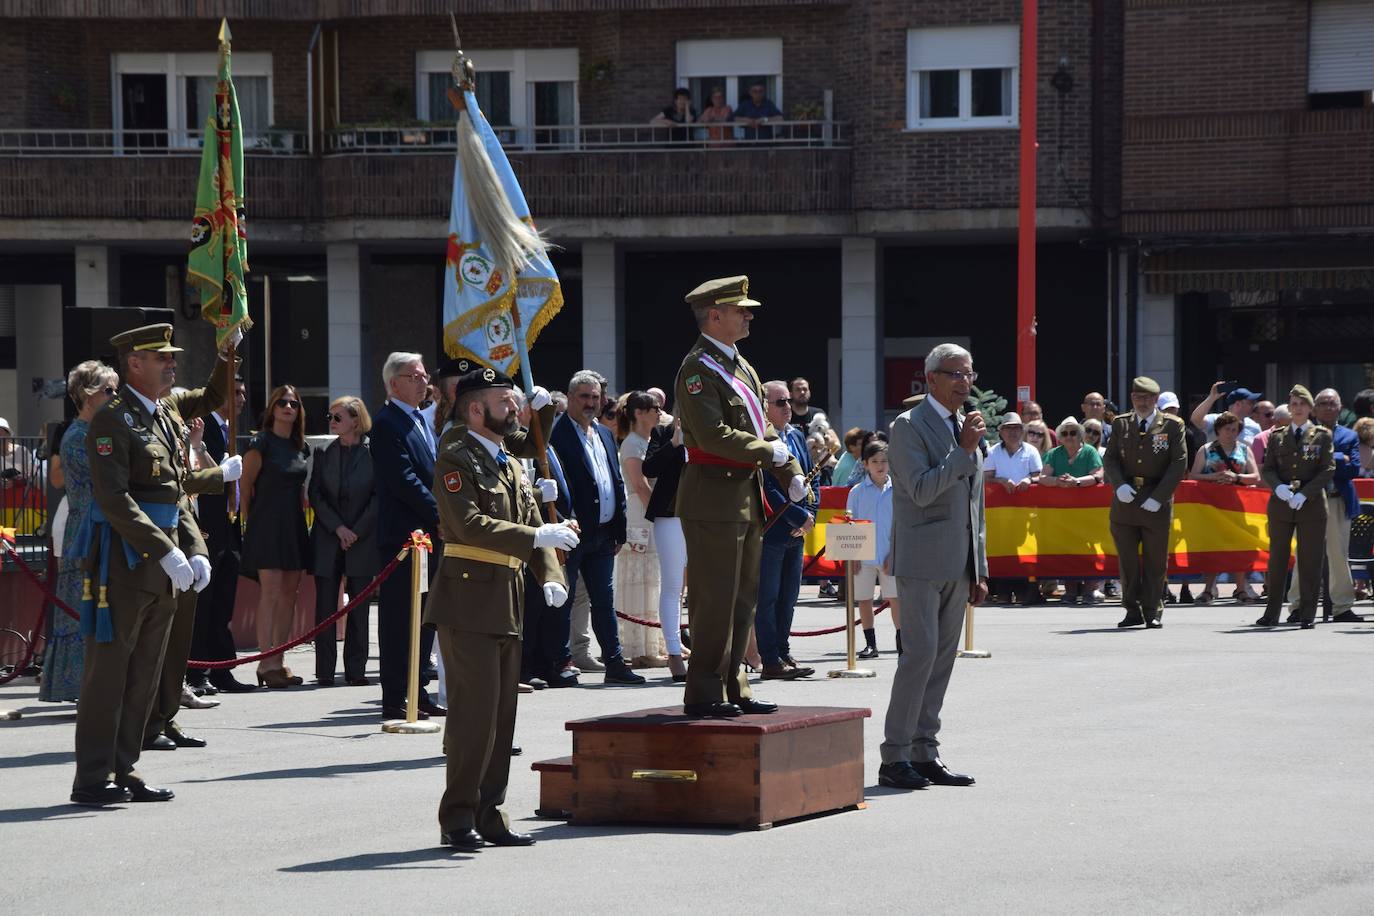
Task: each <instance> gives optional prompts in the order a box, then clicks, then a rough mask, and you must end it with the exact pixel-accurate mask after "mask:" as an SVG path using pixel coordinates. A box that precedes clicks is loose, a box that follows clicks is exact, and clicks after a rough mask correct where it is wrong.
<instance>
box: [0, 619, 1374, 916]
mask: <svg viewBox="0 0 1374 916" xmlns="http://www.w3.org/2000/svg"><path fill="white" fill-rule="evenodd" d="M809 593H810V592H809ZM1357 610H1363V611H1364V612H1365V613H1371V612H1374V609H1371V608H1369V607H1367V606H1365V607H1363V608H1357ZM1258 615H1259V609H1258V608H1257V607H1255V606H1235V605H1232V604H1230V603H1226V602H1223V603H1221V604H1217V605H1213V606H1209V607H1182V608H1171V609H1170V610H1169V611H1168V612H1167V613H1166V615H1165V618H1164V622H1165V627H1164V628H1163V629H1162V630H1157V631H1148V632H1147V631H1145V630H1141V629H1134V630H1128V631H1121V630H1118V629H1117V628H1116V626H1115V624H1116V621H1117V619H1119V617H1120V608H1119V607H1116V606H1112V605H1105V606H1098V607H1078V608H1073V607H1063V606H1059V605H1052V606H1048V607H1038V608H1030V609H1021V608H1001V607H992V608H985V609H981V610H980V611H979V612H978V615H977V627H976V629H975V634H976V636H977V640H976V641H977V644H978V647H979V648H983V649H987V650H989V651H991V653H992V657H991V658H989V659H978V660H974V659H965V660H960V661H959V662H958V663H957V665H956V668H955V673H954V677H953V681H952V683H951V686H950V689H949V694H948V698H947V702H946V704H945V709H944V715H943V719H944V729H943V731H942V733H941V736H942V739H943V749H942V750H943V754H944V757H945V759H946V761H947V762H948V763H949V764H950V766H951V767H952V768H953V769H955V770H958V771H961V772H967V773H971V774H972V775H974V776H975V777H977V780H978V784H977V785H976V786H974V787H971V788H966V789H955V788H931V789H927V790H923V791H918V792H898V791H892V790H888V789H884V788H880V787H878V785H877V775H878V764H879V759H878V744H879V742H880V741H881V732H882V715H883V713H884V711H885V710H886V708H887V700H888V691H889V689H890V686H891V682H892V673H893V670H894V668H895V665H896V655H895V653H893V652H892V651H890V650H891V649H892V631H891V623H890V622H889V621H888V620H887V619H886V618H885V617H884V618H880V621H881V622H880V627H879V633H880V640H881V645H882V647H883V648H884V649H885V650H888V651H885V652H884V654H883V656H882V657H881V658H880V659H878V660H876V661H874V662H869V663H865V664H866V665H867V666H868V667H871V668H874V669H875V670H876V671H877V677H876V678H873V679H867V680H848V679H844V680H841V679H834V680H832V679H827V678H826V677H825V676H824V672H825V671H826V670H827V669H830V668H835V667H841V666H842V665H843V656H842V652H843V648H844V637H843V635H842V634H837V635H832V636H825V637H815V638H808V639H798V640H795V641H794V644H793V649H794V654H795V655H796V656H797V657H798V658H799V660H802V661H804V662H806V663H808V664H811V665H814V666H815V667H816V668H818V669H819V670H820V673H819V674H818V675H817V676H816V677H815V678H812V679H810V680H807V681H804V682H790V683H774V682H768V683H765V684H762V685H760V686H758V687H756V693H757V695H758V696H760V697H763V698H766V699H771V700H774V701H777V702H779V703H784V704H789V703H790V704H799V705H829V706H851V707H869V708H871V709H872V710H873V718H872V719H869V720H868V721H867V723H866V726H865V745H866V752H867V754H866V756H867V759H866V778H865V781H866V784H867V791H866V796H867V808H866V809H864V810H857V811H851V812H846V813H840V814H835V815H830V816H822V817H816V818H812V819H808V820H802V821H797V822H793V823H789V824H783V825H779V826H777V827H774V828H773V829H771V830H766V831H739V830H724V829H702V828H691V827H681V828H675V827H666V826H653V827H635V826H602V827H570V826H567V825H566V824H564V823H562V822H559V821H550V820H541V819H538V818H536V817H535V816H534V809H535V807H536V806H537V798H538V780H537V777H536V774H535V773H533V772H531V771H530V769H529V764H530V763H531V762H532V761H535V760H540V759H543V758H549V757H557V756H562V755H565V754H568V753H570V750H571V741H570V735H569V733H568V732H567V731H566V730H565V729H564V722H565V721H566V720H568V719H574V718H582V717H586V716H595V715H601V714H606V713H612V712H621V711H626V710H630V709H638V708H644V707H650V706H660V705H666V704H669V703H674V702H680V701H681V688H680V685H674V684H672V683H671V681H670V680H669V679H668V674H667V671H666V670H664V669H657V670H651V671H649V672H647V674H648V675H649V677H650V679H651V680H650V683H649V684H648V685H647V686H644V687H604V686H602V685H601V684H600V678H599V676H596V675H587V676H585V677H584V681H585V682H586V683H587V684H588V685H589V686H585V687H583V688H580V689H576V690H546V691H541V692H539V693H536V694H533V695H528V696H523V697H521V699H520V718H519V722H518V725H517V741H518V742H519V743H520V744H521V745H522V746H523V748H524V756H523V757H519V758H516V759H515V760H514V761H513V766H512V774H511V784H510V793H509V796H508V799H507V803H506V805H505V810H506V811H507V812H508V813H509V814H510V816H511V819H512V822H513V823H512V826H513V827H515V829H518V830H525V831H531V832H533V833H534V834H535V836H536V837H537V838H538V843H537V845H536V846H534V847H532V848H527V849H507V848H487V849H484V850H482V851H480V852H478V853H475V854H456V853H451V852H449V851H447V850H445V849H444V848H441V847H439V846H438V845H437V840H438V834H439V830H438V825H437V822H436V820H435V809H436V805H437V802H438V798H439V794H440V792H441V790H442V786H443V776H444V773H443V759H442V757H441V756H440V754H441V751H440V748H441V737H440V736H439V735H389V734H383V733H381V731H380V728H379V725H380V716H379V712H380V710H379V691H378V689H377V688H376V687H371V688H352V687H334V688H319V687H305V688H298V689H294V690H287V691H270V692H269V691H265V690H262V691H257V692H255V693H252V694H245V695H236V696H221V699H222V700H223V704H222V705H221V706H220V707H218V708H216V709H210V710H195V711H188V710H184V711H183V712H182V714H181V716H180V721H181V723H182V725H183V727H184V728H185V729H186V730H187V731H188V732H190V733H193V734H196V735H200V736H202V737H205V738H207V739H208V740H209V742H210V746H209V747H208V748H206V749H204V750H190V749H183V750H178V751H174V752H147V753H145V754H144V759H143V760H142V761H141V763H140V769H141V770H142V771H143V772H144V774H145V775H146V777H147V778H148V780H149V781H150V783H152V784H155V785H163V786H167V787H169V788H172V789H173V790H175V792H176V795H177V797H176V799H175V800H174V801H172V802H169V803H165V804H143V805H126V806H123V807H119V808H113V809H107V810H92V809H84V808H78V807H75V806H72V805H70V804H68V802H67V796H68V794H69V792H70V785H71V778H72V730H73V719H74V707H73V706H72V705H71V704H40V703H38V702H37V699H36V695H37V688H36V687H35V686H33V685H32V684H14V685H10V686H7V687H0V708H9V709H19V710H20V711H22V713H23V718H22V719H20V720H18V721H11V722H0V786H3V787H4V788H3V793H2V794H0V868H2V869H3V871H0V875H3V877H0V889H3V890H2V891H0V901H3V902H2V903H0V906H3V908H4V909H6V910H8V911H11V912H23V913H33V914H37V913H77V912H82V913H89V912H101V913H140V914H142V913H164V912H178V913H185V912H188V911H200V912H217V913H263V912H280V913H378V912H412V911H413V912H421V911H440V912H442V911H456V912H478V913H487V912H491V913H550V912H563V913H566V912H589V911H602V910H606V911H614V912H626V913H629V912H638V911H648V912H656V913H678V912H689V911H694V912H700V911H702V910H705V909H708V908H709V909H717V910H726V911H733V910H737V909H738V910H740V911H744V912H750V913H796V912H806V913H810V912H820V911H834V910H843V909H848V910H854V911H864V910H870V911H905V912H912V911H917V912H931V911H935V912H971V913H987V912H1007V913H1093V914H1099V913H1123V912H1126V913H1134V912H1141V913H1174V912H1178V913H1233V912H1234V913H1251V912H1278V913H1304V914H1308V913H1318V912H1319V913H1361V914H1367V913H1369V912H1371V911H1374V866H1371V863H1370V847H1371V840H1374V792H1371V791H1370V790H1369V780H1370V777H1371V774H1372V773H1374V678H1371V670H1374V623H1370V624H1364V625H1361V624H1324V625H1319V626H1318V627H1317V628H1316V629H1315V630H1313V631H1308V632H1302V631H1299V630H1297V629H1296V628H1295V627H1283V628H1280V629H1278V630H1275V631H1256V630H1253V629H1251V628H1248V627H1247V626H1246V624H1248V623H1250V622H1251V621H1252V620H1253V619H1254V618H1256V617H1257V616H1258ZM842 616H843V615H842V611H840V609H839V608H838V607H837V606H836V605H834V604H833V603H820V602H816V601H815V600H814V599H812V600H810V601H808V602H807V603H806V604H805V606H803V607H802V608H801V609H800V610H799V612H798V615H797V621H796V627H797V629H811V628H815V627H821V626H825V625H827V624H831V623H836V622H838V621H839V620H841V619H842ZM288 664H289V665H291V666H292V667H293V668H294V669H295V670H296V671H297V672H298V673H301V674H309V673H311V672H312V671H313V658H312V653H311V651H310V650H309V649H300V650H296V651H293V652H292V653H290V654H289V656H288ZM370 670H371V671H372V673H373V674H374V675H375V670H376V659H375V646H374V658H373V660H372V664H371V666H370ZM250 677H251V675H250V674H249V673H248V672H243V673H242V674H241V678H242V679H245V680H247V679H250Z"/></svg>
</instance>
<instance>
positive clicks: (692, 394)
mask: <svg viewBox="0 0 1374 916" xmlns="http://www.w3.org/2000/svg"><path fill="white" fill-rule="evenodd" d="M748 283H749V280H748V278H747V277H728V278H725V279H723V280H712V281H709V282H707V283H704V284H702V285H701V286H699V287H697V288H696V289H695V290H693V291H692V292H691V293H689V294H688V295H687V302H688V303H689V304H692V305H697V306H699V305H701V304H720V305H728V304H736V305H739V306H742V307H745V308H756V307H758V305H759V303H758V302H755V301H754V300H752V299H749V298H747V297H748V292H749V288H748ZM712 364H714V365H712ZM716 366H718V367H720V368H721V369H723V370H724V371H725V373H727V374H728V375H729V376H730V377H731V378H733V379H734V380H735V381H736V383H738V385H739V386H740V387H739V388H736V387H735V386H734V385H732V384H731V383H730V381H728V380H727V379H726V378H725V377H724V376H722V375H721V374H720V372H718V371H717V370H716V368H715V367H716ZM741 389H742V390H741ZM674 390H675V403H676V405H677V406H676V409H677V415H678V418H679V419H680V420H681V421H682V440H683V444H685V445H686V446H687V450H688V462H687V466H686V467H684V468H683V469H682V477H681V479H680V480H679V483H678V490H677V506H676V511H677V515H678V518H679V519H680V520H681V522H682V536H683V540H684V541H685V542H686V545H687V567H688V569H690V570H691V579H692V581H691V585H690V587H689V588H688V590H687V609H688V617H689V620H690V621H691V627H692V658H691V662H690V663H689V665H688V669H687V689H686V694H685V697H684V703H685V705H687V706H701V705H704V704H711V703H720V702H731V703H733V702H735V701H737V700H741V699H746V700H747V699H750V698H751V697H752V693H751V691H750V689H749V681H748V678H747V677H746V674H745V672H744V669H743V661H744V653H745V650H746V649H747V648H748V645H749V632H750V630H751V629H752V628H753V625H754V610H755V605H756V603H757V599H758V585H759V563H760V561H761V559H762V551H763V537H762V531H763V527H762V526H763V511H764V502H763V490H762V480H761V479H760V477H759V474H760V473H763V472H764V471H767V472H769V473H772V474H774V475H775V476H776V477H777V478H778V480H779V481H780V482H781V483H782V487H783V489H784V490H786V489H787V487H788V485H789V483H790V482H791V480H792V478H793V477H795V476H798V475H800V474H801V473H802V471H801V465H800V464H798V462H797V460H796V459H795V458H791V457H789V459H788V461H787V463H786V464H784V465H782V466H780V467H774V466H773V444H772V443H773V442H774V441H776V440H777V439H778V435H777V432H776V431H775V430H774V429H773V427H772V425H771V424H770V423H769V422H768V420H767V418H766V416H764V415H763V398H764V395H763V384H762V383H761V382H760V381H759V377H758V374H757V373H756V372H755V371H754V367H753V366H751V365H749V361H748V360H746V359H745V358H744V357H743V356H742V355H741V354H740V353H739V351H738V350H736V351H735V352H734V354H733V356H732V355H729V354H727V353H725V352H724V351H723V350H722V349H721V348H720V346H718V345H717V344H716V343H714V342H712V341H711V340H710V339H709V338H708V337H706V336H705V335H702V336H699V337H698V338H697V341H696V344H695V345H694V346H693V347H692V350H691V352H689V353H688V354H687V357H686V358H685V359H684V360H683V361H682V368H681V369H679V370H678V374H677V382H676V385H675V389H674ZM744 392H749V393H752V395H753V402H752V404H751V403H747V402H748V401H749V398H748V397H746V395H745V394H744ZM755 410H757V411H758V418H757V423H758V424H759V425H761V426H762V427H763V428H762V430H759V429H757V427H756V425H755V422H756V421H755V419H753V416H752V415H753V412H754V411H755Z"/></svg>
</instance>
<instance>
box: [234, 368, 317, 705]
mask: <svg viewBox="0 0 1374 916" xmlns="http://www.w3.org/2000/svg"><path fill="white" fill-rule="evenodd" d="M260 425H261V427H262V431H261V432H259V433H258V434H257V435H256V436H254V437H253V438H252V440H251V441H250V442H249V443H248V450H247V452H246V453H245V454H244V456H243V479H242V482H241V498H242V505H243V509H244V513H245V515H246V516H247V527H246V528H245V529H244V532H243V568H244V570H245V571H247V572H250V573H256V574H257V576H258V585H259V586H260V588H261V592H262V594H261V597H260V598H259V600H258V607H257V617H256V630H257V636H258V651H260V652H264V651H266V650H267V649H270V648H271V647H273V646H278V645H281V644H282V643H284V642H286V641H287V640H288V639H290V638H291V624H292V621H293V620H294V618H295V616H296V592H297V590H298V589H299V588H300V584H301V572H302V571H303V570H305V569H307V568H308V567H309V566H310V536H309V533H308V532H307V531H306V527H305V477H306V473H307V470H308V466H307V463H308V461H309V458H310V450H309V449H308V448H306V446H305V413H304V411H303V410H302V409H301V398H300V394H299V393H297V391H296V388H295V387H294V386H292V385H281V386H279V387H277V388H276V389H275V390H274V391H273V392H272V395H271V397H269V398H268V399H267V409H266V410H265V411H263V415H262V420H261V421H260ZM302 683H304V679H303V678H301V677H298V676H296V675H294V674H292V673H291V669H289V668H287V667H286V665H285V663H284V660H283V658H282V656H281V655H280V654H277V655H271V656H268V657H267V658H264V659H262V660H261V661H260V662H258V684H259V685H265V686H267V687H272V688H274V689H281V688H284V687H295V686H298V685H300V684H302Z"/></svg>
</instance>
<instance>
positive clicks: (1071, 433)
mask: <svg viewBox="0 0 1374 916" xmlns="http://www.w3.org/2000/svg"><path fill="white" fill-rule="evenodd" d="M1059 438H1061V439H1077V438H1078V430H1076V429H1066V430H1064V431H1063V432H1062V433H1060V434H1059Z"/></svg>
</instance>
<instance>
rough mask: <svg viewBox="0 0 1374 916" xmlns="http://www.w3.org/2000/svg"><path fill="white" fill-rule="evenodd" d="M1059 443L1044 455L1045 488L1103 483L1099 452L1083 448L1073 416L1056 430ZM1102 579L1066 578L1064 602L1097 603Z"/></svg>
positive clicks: (1079, 429)
mask: <svg viewBox="0 0 1374 916" xmlns="http://www.w3.org/2000/svg"><path fill="white" fill-rule="evenodd" d="M1055 435H1057V436H1058V437H1059V444H1058V445H1056V446H1055V447H1054V448H1052V449H1050V450H1049V452H1047V453H1046V454H1045V465H1044V470H1043V471H1042V472H1041V474H1040V478H1039V482H1040V483H1041V484H1043V485H1044V486H1047V487H1095V486H1097V485H1098V484H1099V483H1101V482H1102V473H1103V471H1102V455H1101V453H1099V452H1098V450H1097V449H1095V448H1092V447H1091V446H1089V447H1086V448H1085V447H1084V443H1083V426H1082V424H1080V423H1079V422H1078V420H1077V419H1075V418H1074V417H1065V418H1064V419H1063V420H1062V421H1061V422H1060V424H1059V426H1058V427H1057V428H1056V429H1055ZM1101 589H1102V580H1101V579H1069V580H1066V581H1065V593H1064V602H1065V603H1066V604H1077V603H1078V602H1079V600H1080V599H1081V600H1082V603H1083V604H1098V603H1100V602H1101V601H1102V598H1103V595H1102V591H1101Z"/></svg>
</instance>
